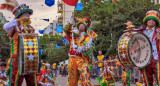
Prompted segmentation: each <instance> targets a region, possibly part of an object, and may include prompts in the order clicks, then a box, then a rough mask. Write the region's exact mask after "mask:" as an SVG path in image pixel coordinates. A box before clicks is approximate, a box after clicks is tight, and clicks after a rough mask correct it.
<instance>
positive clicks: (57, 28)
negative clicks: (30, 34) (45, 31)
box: [56, 25, 62, 33]
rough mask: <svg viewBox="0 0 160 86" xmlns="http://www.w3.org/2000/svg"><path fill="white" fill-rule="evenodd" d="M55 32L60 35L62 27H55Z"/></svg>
mask: <svg viewBox="0 0 160 86" xmlns="http://www.w3.org/2000/svg"><path fill="white" fill-rule="evenodd" d="M56 31H57V32H58V33H61V32H62V25H60V26H57V27H56Z"/></svg>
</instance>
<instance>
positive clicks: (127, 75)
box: [122, 68, 131, 86]
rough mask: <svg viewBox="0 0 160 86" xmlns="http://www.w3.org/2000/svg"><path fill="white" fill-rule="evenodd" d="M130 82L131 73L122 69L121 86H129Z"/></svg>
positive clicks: (126, 69)
mask: <svg viewBox="0 0 160 86" xmlns="http://www.w3.org/2000/svg"><path fill="white" fill-rule="evenodd" d="M130 80H131V71H130V70H128V68H124V71H122V81H123V86H130Z"/></svg>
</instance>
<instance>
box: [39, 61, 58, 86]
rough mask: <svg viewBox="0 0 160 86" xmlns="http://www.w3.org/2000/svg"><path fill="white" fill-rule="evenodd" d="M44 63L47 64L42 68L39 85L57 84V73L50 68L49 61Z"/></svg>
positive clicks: (51, 85)
mask: <svg viewBox="0 0 160 86" xmlns="http://www.w3.org/2000/svg"><path fill="white" fill-rule="evenodd" d="M42 65H44V66H45V68H46V70H45V69H41V70H40V75H39V76H38V78H37V80H38V85H39V86H55V84H56V80H55V79H56V78H55V75H53V73H52V70H51V68H50V64H49V63H43V64H42Z"/></svg>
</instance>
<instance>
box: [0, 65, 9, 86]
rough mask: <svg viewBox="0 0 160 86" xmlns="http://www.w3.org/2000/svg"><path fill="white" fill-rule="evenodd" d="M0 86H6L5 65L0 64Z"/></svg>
mask: <svg viewBox="0 0 160 86" xmlns="http://www.w3.org/2000/svg"><path fill="white" fill-rule="evenodd" d="M0 86H8V77H7V75H6V63H4V62H2V63H1V68H0Z"/></svg>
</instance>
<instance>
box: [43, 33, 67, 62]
mask: <svg viewBox="0 0 160 86" xmlns="http://www.w3.org/2000/svg"><path fill="white" fill-rule="evenodd" d="M62 40H63V37H62V36H60V35H55V36H53V35H47V34H44V35H43V36H41V37H40V44H41V47H42V49H43V55H46V58H45V59H44V61H45V62H48V63H50V64H52V63H54V62H56V63H59V62H61V61H64V60H66V59H68V58H69V57H68V53H67V51H68V48H69V47H68V46H67V45H65V46H60V49H57V48H56V45H55V44H58V43H62Z"/></svg>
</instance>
